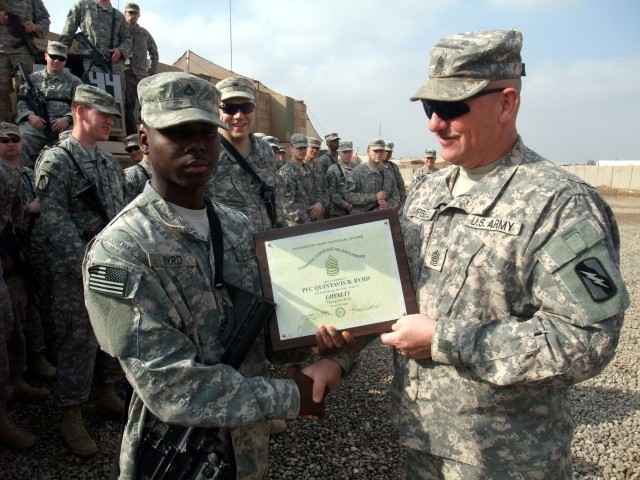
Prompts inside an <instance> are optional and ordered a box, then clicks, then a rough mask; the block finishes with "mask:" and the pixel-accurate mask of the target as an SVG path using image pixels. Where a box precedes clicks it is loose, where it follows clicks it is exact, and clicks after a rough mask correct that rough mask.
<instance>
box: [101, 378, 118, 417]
mask: <svg viewBox="0 0 640 480" xmlns="http://www.w3.org/2000/svg"><path fill="white" fill-rule="evenodd" d="M95 403H96V409H97V410H100V411H101V412H103V413H108V414H110V415H122V412H123V411H124V401H123V400H122V399H121V398H120V397H119V396H118V394H117V392H116V386H115V384H113V383H103V384H101V385H96V400H95Z"/></svg>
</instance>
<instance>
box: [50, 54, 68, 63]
mask: <svg viewBox="0 0 640 480" xmlns="http://www.w3.org/2000/svg"><path fill="white" fill-rule="evenodd" d="M49 58H50V59H51V61H53V62H66V61H67V59H66V58H65V57H63V56H62V55H49Z"/></svg>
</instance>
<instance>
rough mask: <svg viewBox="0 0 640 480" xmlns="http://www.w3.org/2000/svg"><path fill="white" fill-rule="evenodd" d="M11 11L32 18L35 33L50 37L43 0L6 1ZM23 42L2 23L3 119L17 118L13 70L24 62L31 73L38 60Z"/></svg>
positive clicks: (0, 105)
mask: <svg viewBox="0 0 640 480" xmlns="http://www.w3.org/2000/svg"><path fill="white" fill-rule="evenodd" d="M6 1H7V4H8V5H9V8H10V9H11V13H15V14H16V15H17V16H18V17H20V18H21V19H22V20H23V21H27V20H31V21H32V22H33V23H34V24H35V26H36V32H35V36H36V37H37V38H47V34H48V33H49V24H50V23H51V22H50V21H49V12H48V11H47V9H46V8H45V6H44V4H43V3H42V0H6ZM20 43H22V41H21V40H20V39H18V38H16V37H14V36H13V35H11V33H10V32H9V27H8V26H7V25H0V122H13V121H15V118H14V116H13V114H12V113H11V112H12V106H11V97H10V95H11V92H12V91H13V85H12V82H11V79H12V76H13V69H14V68H15V67H16V65H17V64H18V62H22V64H23V65H24V68H25V70H26V71H27V72H31V71H33V63H34V59H33V57H32V56H31V54H30V53H29V50H28V49H27V47H26V46H25V45H24V44H22V45H20Z"/></svg>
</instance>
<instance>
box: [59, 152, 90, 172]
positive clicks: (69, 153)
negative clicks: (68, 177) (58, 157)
mask: <svg viewBox="0 0 640 480" xmlns="http://www.w3.org/2000/svg"><path fill="white" fill-rule="evenodd" d="M56 147H58V148H59V149H60V150H63V151H64V153H66V154H67V156H68V157H69V158H70V159H71V162H72V163H73V166H74V167H76V170H77V171H78V173H79V174H80V176H81V177H82V178H84V179H85V180H90V179H89V177H88V176H87V174H86V173H85V171H84V170H82V168H80V165H78V161H77V160H76V158H75V157H74V156H73V155H71V152H70V151H69V149H68V148H67V147H63V146H62V145H56Z"/></svg>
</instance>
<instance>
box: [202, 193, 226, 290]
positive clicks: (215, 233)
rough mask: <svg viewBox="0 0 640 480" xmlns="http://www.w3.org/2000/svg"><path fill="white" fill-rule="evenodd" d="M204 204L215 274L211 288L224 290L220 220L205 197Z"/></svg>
mask: <svg viewBox="0 0 640 480" xmlns="http://www.w3.org/2000/svg"><path fill="white" fill-rule="evenodd" d="M204 204H205V207H206V209H207V218H208V219H209V229H210V230H211V244H212V247H213V261H214V267H215V269H216V270H215V272H213V286H214V287H215V288H218V289H219V288H224V280H223V278H222V267H223V265H224V264H223V258H224V257H223V256H224V245H223V243H222V224H221V223H220V218H219V217H218V214H217V213H216V211H215V209H214V208H213V203H211V200H209V199H208V198H207V197H205V198H204Z"/></svg>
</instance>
